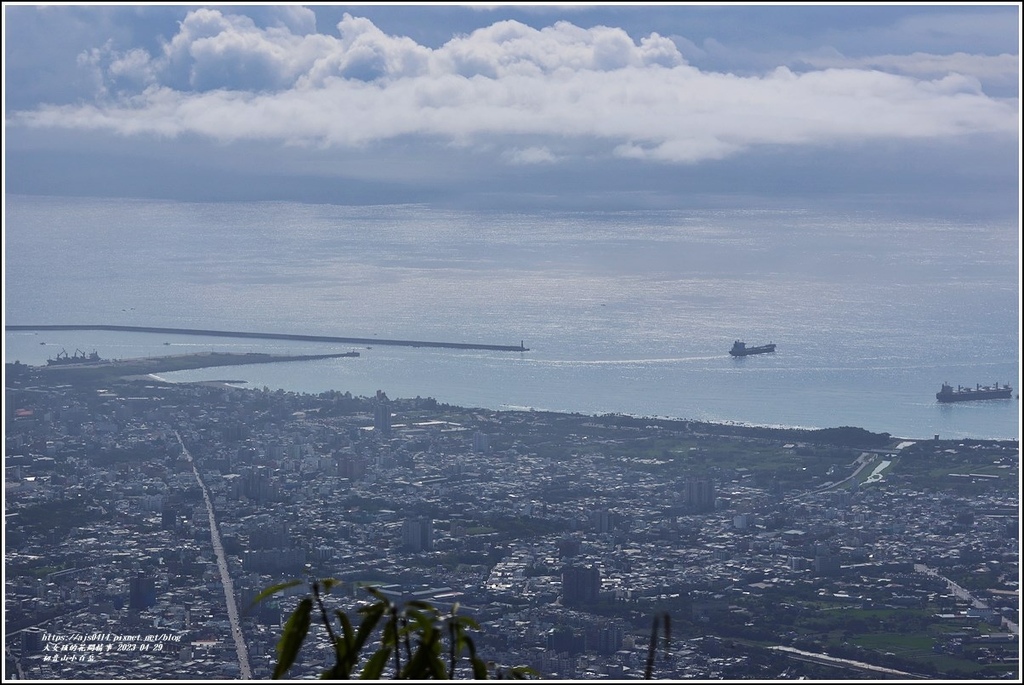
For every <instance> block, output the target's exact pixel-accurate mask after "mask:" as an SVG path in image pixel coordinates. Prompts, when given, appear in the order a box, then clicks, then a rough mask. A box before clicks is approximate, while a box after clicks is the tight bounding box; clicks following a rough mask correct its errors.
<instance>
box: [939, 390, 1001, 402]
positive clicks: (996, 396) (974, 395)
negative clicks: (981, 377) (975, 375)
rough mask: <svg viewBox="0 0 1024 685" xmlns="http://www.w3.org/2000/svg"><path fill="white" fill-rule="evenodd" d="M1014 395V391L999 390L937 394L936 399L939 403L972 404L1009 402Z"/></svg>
mask: <svg viewBox="0 0 1024 685" xmlns="http://www.w3.org/2000/svg"><path fill="white" fill-rule="evenodd" d="M1012 394H1013V390H1011V389H1009V388H1007V389H999V390H970V391H963V390H961V391H960V392H950V393H941V392H939V393H936V394H935V399H937V400H938V401H939V402H970V401H972V400H1008V399H1010V397H1011V396H1012Z"/></svg>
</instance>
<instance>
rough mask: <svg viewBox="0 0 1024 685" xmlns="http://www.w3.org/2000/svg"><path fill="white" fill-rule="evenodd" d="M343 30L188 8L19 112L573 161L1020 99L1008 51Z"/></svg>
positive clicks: (672, 155)
mask: <svg viewBox="0 0 1024 685" xmlns="http://www.w3.org/2000/svg"><path fill="white" fill-rule="evenodd" d="M335 28H336V30H337V35H328V34H321V33H317V32H316V31H315V20H314V18H313V17H312V15H311V14H308V13H305V12H302V11H300V10H299V9H296V10H294V11H292V12H291V13H282V14H281V15H280V16H277V17H276V18H275V17H261V21H260V23H259V24H257V22H256V21H254V20H253V19H252V18H250V17H247V16H243V15H241V14H226V13H224V12H221V11H218V10H213V9H197V10H194V11H190V12H189V13H188V14H187V16H186V17H185V18H184V20H183V21H181V22H180V27H179V30H178V31H177V33H176V34H175V35H174V36H173V37H172V38H170V39H169V40H166V41H164V42H163V44H162V46H161V49H160V50H158V51H153V52H147V51H145V50H143V49H141V48H130V49H127V50H117V49H115V48H113V47H112V46H111V45H110V44H106V45H104V46H102V47H99V48H95V49H92V50H89V51H87V52H85V53H83V54H82V56H81V57H80V62H82V63H83V64H85V65H88V66H89V67H90V68H91V69H92V71H93V77H94V79H96V83H97V99H96V101H95V102H93V103H90V104H74V105H63V106H57V105H51V106H41V107H38V108H35V109H32V110H25V111H21V112H17V113H15V115H14V116H12V117H10V118H9V123H11V124H21V125H25V126H30V127H58V128H67V129H85V130H91V129H105V130H109V131H114V132H117V133H120V134H123V135H153V136H160V137H175V136H183V135H200V136H204V137H208V138H210V139H213V140H217V141H221V142H232V141H268V142H281V143H284V144H289V145H303V146H310V147H314V148H332V147H341V148H344V147H352V146H366V145H369V144H373V143H375V142H381V141H388V140H394V139H398V138H401V137H404V136H422V137H426V138H428V139H431V140H437V141H442V142H445V141H446V142H448V143H450V144H455V145H459V146H479V147H480V148H481V149H484V148H487V149H493V148H495V145H496V143H495V142H494V141H496V140H499V139H500V140H502V141H505V142H504V143H502V144H503V145H507V146H506V147H504V148H502V149H499V150H498V155H499V157H500V158H501V159H503V160H504V161H505V162H506V163H508V164H513V165H519V164H537V163H549V164H550V163H554V162H558V161H560V160H563V159H567V158H569V157H573V156H575V157H578V156H579V155H590V156H597V157H600V156H606V157H621V158H629V159H641V160H650V161H657V162H664V163H695V162H700V161H703V160H711V159H722V158H725V157H728V156H732V155H736V154H739V153H741V152H743V151H744V150H748V149H751V148H753V147H757V146H764V145H808V144H814V145H827V144H831V143H837V142H843V143H847V142H851V141H869V140H873V139H892V138H896V139H899V138H909V139H919V138H927V137H949V136H957V135H962V134H972V133H999V134H1005V135H1016V132H1017V122H1018V112H1017V101H1016V99H1015V98H1013V99H996V98H993V97H990V96H988V95H986V93H985V92H984V89H983V88H982V85H981V80H980V79H981V78H999V79H1005V78H1010V76H1011V75H1012V74H1013V73H1015V69H1016V64H1015V58H1013V57H1011V56H1009V55H1000V56H993V57H986V56H983V55H969V54H964V53H955V54H952V55H932V54H926V53H915V54H912V55H883V56H876V57H860V58H856V59H849V58H845V57H843V56H842V55H840V54H839V53H837V52H832V53H824V54H816V55H812V56H805V57H804V58H803V61H802V62H803V65H804V69H803V70H791V69H790V68H786V67H779V68H777V69H774V70H771V71H768V72H766V73H760V74H748V75H744V76H736V75H732V74H723V73H716V72H705V71H701V70H699V69H697V68H695V67H693V66H691V65H690V64H688V63H687V61H686V59H684V57H683V55H682V53H681V52H680V50H679V49H678V48H677V47H676V44H675V43H674V42H673V41H672V40H669V39H668V38H666V37H664V36H660V35H659V34H657V33H650V34H649V35H646V36H642V37H640V38H639V39H637V40H634V39H633V38H631V37H630V36H629V35H628V34H627V33H626V32H625V31H623V30H621V29H618V28H612V27H606V26H594V27H591V28H582V27H579V26H576V25H574V24H572V23H569V22H566V21H559V22H556V23H554V24H553V25H551V26H548V27H544V28H540V29H537V28H533V27H530V26H527V25H525V24H522V23H520V22H517V21H511V20H507V21H498V22H495V23H493V24H491V25H490V26H486V27H483V28H479V29H477V30H474V31H472V32H471V33H468V34H464V35H459V36H455V37H453V38H452V39H451V40H449V41H448V42H447V43H445V44H443V45H441V46H439V47H437V48H428V47H425V46H423V45H420V44H418V43H416V42H415V41H414V40H412V39H411V38H408V37H402V36H392V35H387V34H385V33H384V32H383V31H381V30H380V29H379V28H378V27H377V26H375V25H374V24H373V23H372V22H371V21H370V20H368V19H365V18H359V17H355V16H352V15H349V14H345V15H344V17H343V18H342V20H341V21H340V22H339V23H338V24H337V26H336V27H335ZM708 45H709V44H708V43H705V48H707V47H708ZM684 49H686V50H687V51H688V52H691V53H692V52H694V51H695V49H696V48H695V46H693V45H692V44H689V45H684ZM1011 62H1013V64H1011ZM794 69H795V67H794ZM517 138H519V139H520V140H518V141H517Z"/></svg>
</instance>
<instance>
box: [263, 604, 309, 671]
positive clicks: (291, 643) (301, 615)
mask: <svg viewBox="0 0 1024 685" xmlns="http://www.w3.org/2000/svg"><path fill="white" fill-rule="evenodd" d="M312 611H313V599H312V598H311V597H304V598H303V599H302V601H300V602H299V606H298V607H296V609H295V611H294V612H292V615H291V616H289V617H288V622H287V623H285V626H284V632H283V633H282V634H281V639H280V640H279V641H278V643H277V665H276V666H275V667H274V675H273V678H274V679H275V680H277V679H278V678H281V677H283V676H284V674H285V673H287V672H288V669H289V668H291V666H292V664H293V663H295V657H296V656H298V654H299V648H300V647H302V642H303V641H304V640H305V639H306V633H308V632H309V620H310V613H311V612H312Z"/></svg>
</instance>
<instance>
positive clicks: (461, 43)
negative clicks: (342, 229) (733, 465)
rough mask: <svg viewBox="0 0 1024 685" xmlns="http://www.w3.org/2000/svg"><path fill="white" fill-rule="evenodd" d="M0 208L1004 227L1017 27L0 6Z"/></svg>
mask: <svg viewBox="0 0 1024 685" xmlns="http://www.w3.org/2000/svg"><path fill="white" fill-rule="evenodd" d="M3 10H4V22H3V23H4V115H5V130H4V150H5V152H4V183H5V192H8V193H22V194H49V195H77V196H83V195H84V196H102V197H152V198H171V199H181V200H201V201H210V200H225V201H236V200H238V201H246V200H258V199H269V200H294V201H303V202H328V203H331V202H333V203H345V204H379V203H391V202H428V203H437V204H446V203H451V204H464V205H473V206H481V207H486V206H502V207H508V206H511V207H543V206H565V207H580V208H584V207H595V206H602V207H618V206H621V207H668V206H680V205H685V204H686V203H687V202H689V201H692V200H693V198H695V197H697V196H701V195H707V194H712V195H733V194H734V195H737V196H738V195H754V196H779V197H788V196H800V195H819V196H820V195H825V196H828V195H829V194H840V193H859V194H903V195H905V196H907V197H911V198H916V199H918V200H920V201H922V202H949V201H950V199H951V198H973V199H974V201H976V202H983V203H986V204H989V203H991V202H995V203H996V204H997V205H999V208H1000V209H1001V210H1005V211H1007V212H1011V211H1012V212H1017V211H1018V199H1019V193H1018V189H1019V186H1020V176H1019V164H1020V160H1019V151H1020V130H1021V126H1020V121H1021V119H1020V107H1019V96H1020V42H1021V18H1020V6H1019V4H1018V3H994V4H978V3H965V4H918V3H914V4H908V5H903V6H901V5H889V4H882V3H868V4H860V5H841V4H833V3H825V4H820V5H806V4H794V5H775V4H769V5H762V4H754V5H742V4H719V5H692V4H675V3H653V4H647V5H636V4H598V5H582V4H562V5H555V4H552V5H538V4H533V3H530V4H521V5H497V4H463V5H447V4H418V5H398V4H393V3H382V4H371V5H307V6H298V5H274V4H247V5H230V4H228V5H224V4H221V5H158V6H150V5H146V4H138V5H130V4H116V5H100V4H89V3H81V4H74V5H56V4H53V5H50V4H38V5H37V4H27V3H25V4H22V3H5V4H4V7H3Z"/></svg>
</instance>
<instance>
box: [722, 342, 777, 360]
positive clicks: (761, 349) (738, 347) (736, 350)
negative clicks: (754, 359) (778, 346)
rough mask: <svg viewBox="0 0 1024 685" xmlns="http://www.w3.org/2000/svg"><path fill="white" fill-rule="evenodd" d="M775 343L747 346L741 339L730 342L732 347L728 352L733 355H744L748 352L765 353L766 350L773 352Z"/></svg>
mask: <svg viewBox="0 0 1024 685" xmlns="http://www.w3.org/2000/svg"><path fill="white" fill-rule="evenodd" d="M774 351H775V343H768V344H767V345H758V346H757V347H747V343H745V342H743V341H742V340H737V341H736V342H734V343H733V344H732V349H731V350H729V354H731V355H732V356H734V357H746V356H747V355H749V354H765V353H766V352H774Z"/></svg>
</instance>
